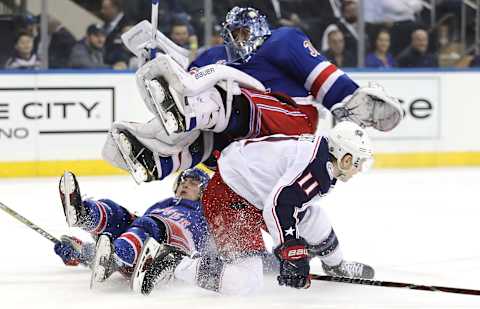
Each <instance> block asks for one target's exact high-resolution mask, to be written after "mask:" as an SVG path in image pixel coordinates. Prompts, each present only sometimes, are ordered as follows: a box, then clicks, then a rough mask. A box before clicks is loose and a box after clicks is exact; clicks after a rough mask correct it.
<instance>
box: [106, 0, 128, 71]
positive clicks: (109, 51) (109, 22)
mask: <svg viewBox="0 0 480 309" xmlns="http://www.w3.org/2000/svg"><path fill="white" fill-rule="evenodd" d="M101 13H102V16H103V18H104V19H105V24H104V26H103V28H104V31H105V33H106V35H107V39H106V42H105V63H107V64H110V65H112V64H113V62H114V59H113V57H114V56H115V54H116V53H117V52H118V51H119V50H122V49H123V46H122V45H123V43H122V39H121V37H120V35H121V34H122V28H123V27H124V26H125V25H127V24H130V22H129V21H128V20H127V18H126V17H125V14H124V13H123V1H122V0H102V9H101Z"/></svg>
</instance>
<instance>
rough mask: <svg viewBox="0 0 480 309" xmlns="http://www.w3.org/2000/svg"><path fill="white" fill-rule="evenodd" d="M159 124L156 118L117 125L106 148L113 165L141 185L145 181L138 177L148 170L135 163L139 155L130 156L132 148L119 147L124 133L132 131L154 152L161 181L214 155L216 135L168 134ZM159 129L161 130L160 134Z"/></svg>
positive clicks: (103, 153) (197, 132) (105, 152)
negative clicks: (146, 121) (126, 172)
mask: <svg viewBox="0 0 480 309" xmlns="http://www.w3.org/2000/svg"><path fill="white" fill-rule="evenodd" d="M158 121H159V120H158V119H152V120H151V121H150V122H148V123H146V124H140V123H129V122H117V123H115V124H114V125H113V127H112V129H111V130H110V133H109V135H108V136H107V141H106V142H105V145H104V147H103V150H102V156H103V158H104V159H105V160H106V161H108V162H109V163H110V164H112V165H113V166H116V167H119V168H121V169H123V170H126V171H128V172H129V173H130V174H131V175H132V176H133V177H134V179H135V180H136V181H137V182H142V181H145V180H142V179H141V178H138V177H136V175H138V174H144V173H142V170H144V169H145V168H146V167H143V168H142V166H139V164H141V163H139V162H136V161H135V157H136V155H135V154H132V153H129V149H128V148H129V147H123V145H119V140H120V133H121V132H122V131H128V132H130V133H131V134H132V135H133V136H134V137H135V138H136V139H137V140H138V141H139V142H140V143H141V144H142V145H143V146H144V147H145V148H147V149H148V150H149V151H150V152H151V156H152V160H153V161H154V162H155V167H156V170H157V174H158V177H159V179H163V178H165V177H167V176H168V175H170V174H172V173H175V172H177V171H181V170H185V169H188V168H191V167H194V166H195V165H197V164H198V163H201V162H203V161H205V160H206V159H207V158H208V157H209V156H210V155H211V152H212V151H213V133H212V132H203V131H198V130H197V131H193V132H186V133H184V134H178V135H175V136H172V135H166V134H165V133H161V129H163V127H162V126H161V125H159V124H158ZM155 128H158V131H157V130H155ZM130 151H131V149H130ZM145 155H146V154H145Z"/></svg>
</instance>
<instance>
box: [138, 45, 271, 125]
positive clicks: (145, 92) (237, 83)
mask: <svg viewBox="0 0 480 309" xmlns="http://www.w3.org/2000/svg"><path fill="white" fill-rule="evenodd" d="M160 79H163V80H165V81H166V83H167V84H168V87H162V85H161V83H160V82H159V81H158V80H160ZM136 81H137V86H138V89H139V92H140V94H141V96H142V99H143V100H144V102H145V104H146V105H147V108H148V109H149V110H150V111H152V112H153V113H154V114H156V115H159V114H160V115H159V116H160V118H161V119H162V121H163V123H164V125H165V127H166V129H167V131H169V132H170V131H174V130H171V129H170V126H169V124H168V123H166V122H168V117H170V116H171V115H167V114H168V111H166V110H165V105H166V106H167V107H168V106H169V105H170V103H169V104H165V103H166V102H165V101H166V98H170V97H171V99H172V100H173V101H174V103H175V105H176V106H177V108H178V110H179V111H180V113H181V114H183V116H184V117H185V118H187V119H181V120H178V121H177V122H181V121H184V122H188V123H189V124H190V123H191V122H190V121H189V120H188V119H190V118H195V117H201V118H202V117H204V116H203V115H204V114H205V113H204V112H202V113H199V110H200V109H198V108H190V107H189V106H188V103H189V101H188V100H187V98H188V97H190V98H192V97H196V96H199V95H201V94H202V93H204V92H206V91H210V90H211V89H212V88H213V87H214V86H215V85H217V84H218V85H222V84H224V85H226V86H224V89H225V90H226V91H227V98H228V99H227V102H224V103H225V107H224V109H225V113H224V114H225V115H226V117H225V118H226V119H228V117H229V110H231V106H230V105H231V100H232V98H233V95H234V93H235V92H237V93H239V88H240V87H246V88H250V89H255V90H259V91H265V87H264V86H263V85H262V83H260V82H259V81H258V80H256V79H255V78H253V77H251V76H249V75H248V74H246V73H243V72H241V71H239V70H237V69H234V68H231V67H228V66H225V65H221V64H212V65H208V66H205V67H202V68H200V69H198V70H196V71H195V72H193V74H189V73H187V72H185V70H183V68H182V67H181V66H180V65H178V64H177V63H176V62H175V61H174V60H172V58H171V57H169V56H168V55H158V56H157V58H155V59H154V60H152V61H150V62H149V63H147V64H145V65H144V66H143V67H141V68H140V69H139V70H138V71H137V72H136ZM162 110H163V114H162ZM207 110H208V108H207ZM227 122H228V121H227ZM192 129H195V127H193V128H191V127H190V126H188V125H187V126H185V130H192Z"/></svg>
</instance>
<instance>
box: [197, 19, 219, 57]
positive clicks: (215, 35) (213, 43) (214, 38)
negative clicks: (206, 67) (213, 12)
mask: <svg viewBox="0 0 480 309" xmlns="http://www.w3.org/2000/svg"><path fill="white" fill-rule="evenodd" d="M221 33H222V26H220V25H215V26H214V27H213V31H212V37H211V38H210V42H208V43H209V44H206V45H204V46H202V47H200V48H199V49H198V52H197V55H200V54H201V53H203V52H204V51H206V50H207V49H209V48H210V47H212V46H216V45H222V44H223V37H222V35H221Z"/></svg>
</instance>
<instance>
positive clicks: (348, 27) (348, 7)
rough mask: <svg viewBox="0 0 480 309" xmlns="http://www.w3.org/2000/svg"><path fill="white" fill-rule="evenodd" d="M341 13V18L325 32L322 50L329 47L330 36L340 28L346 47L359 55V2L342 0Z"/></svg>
mask: <svg viewBox="0 0 480 309" xmlns="http://www.w3.org/2000/svg"><path fill="white" fill-rule="evenodd" d="M341 14H342V16H341V17H340V19H339V20H338V21H337V22H335V23H333V24H330V25H329V26H328V27H327V28H326V29H325V32H324V35H323V38H322V50H323V51H325V50H328V49H329V45H328V43H329V40H328V36H329V34H330V32H331V31H333V30H340V31H341V32H342V34H343V37H344V41H345V49H346V50H348V51H350V52H351V53H352V54H353V57H356V55H357V48H358V47H357V46H358V43H357V39H358V33H357V20H358V3H357V0H342V2H341Z"/></svg>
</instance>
